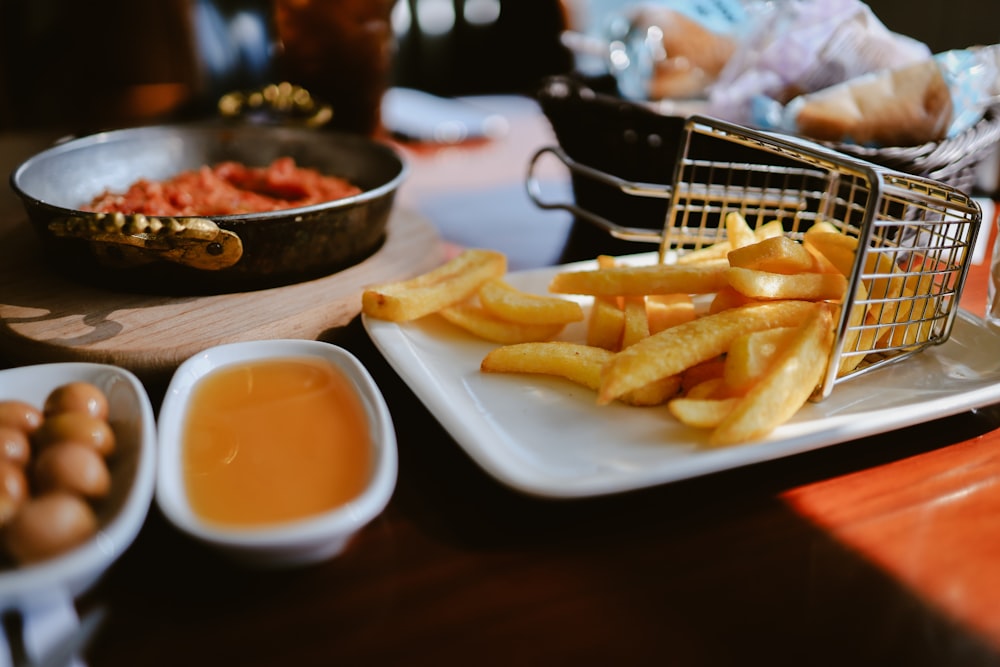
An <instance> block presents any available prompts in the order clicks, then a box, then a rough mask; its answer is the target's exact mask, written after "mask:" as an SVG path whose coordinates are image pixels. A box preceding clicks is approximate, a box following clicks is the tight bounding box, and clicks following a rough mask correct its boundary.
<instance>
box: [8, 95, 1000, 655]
mask: <svg viewBox="0 0 1000 667" xmlns="http://www.w3.org/2000/svg"><path fill="white" fill-rule="evenodd" d="M513 109H514V110H513V111H511V112H510V114H511V131H510V133H509V134H508V135H507V136H506V137H505V138H503V139H500V140H497V141H493V142H487V143H481V144H471V145H465V146H461V147H448V148H437V149H416V148H414V147H407V148H405V149H404V150H406V151H407V154H408V157H409V159H410V160H411V161H412V165H413V175H412V178H411V179H410V181H409V182H408V183H407V184H406V185H405V186H404V190H403V192H402V193H401V205H402V206H407V207H412V208H413V209H415V210H417V211H422V212H424V213H426V214H428V215H429V216H431V219H432V221H433V222H436V223H437V222H440V224H441V228H442V230H443V232H442V233H443V236H444V240H445V241H454V242H456V243H469V241H470V239H471V240H473V241H474V240H475V239H476V238H477V227H476V226H477V224H480V223H481V222H482V221H483V220H484V219H488V220H491V221H492V220H496V219H501V218H502V217H503V216H504V215H508V216H509V219H510V224H511V228H510V229H508V230H498V229H497V228H496V227H495V226H493V225H490V226H489V228H488V229H487V228H485V227H486V226H485V225H484V227H483V228H481V229H480V232H481V234H482V236H481V237H478V238H481V239H482V240H483V241H482V242H483V244H486V243H494V244H495V245H499V246H502V247H503V249H504V250H505V251H506V252H508V253H510V254H511V255H512V258H513V259H514V260H515V262H516V261H517V259H518V253H519V252H522V251H523V253H524V254H523V255H521V258H522V259H523V258H530V260H531V261H538V260H537V258H538V257H548V256H555V255H557V254H558V248H557V247H552V248H543V249H541V250H543V251H544V252H540V249H539V248H538V247H537V245H538V241H537V239H536V241H535V242H532V240H531V237H530V236H528V237H526V236H525V234H524V233H523V231H522V230H520V229H519V227H518V225H521V224H525V225H526V224H527V223H528V222H529V220H527V219H526V218H531V220H530V222H531V224H535V222H539V221H541V220H543V217H542V216H541V215H539V213H538V212H534V213H528V211H530V207H529V206H526V205H525V202H524V195H523V192H522V190H521V188H520V183H521V180H522V179H523V173H524V168H525V165H526V160H527V158H528V156H529V155H530V154H531V153H532V152H533V150H534V148H535V147H537V146H539V145H541V144H543V143H548V142H550V141H551V136H550V134H549V130H548V127H547V124H546V123H545V121H544V118H542V117H541V116H540V115H539V114H538V113H537V112H536V111H535V110H534V109H533V108H526V107H525V106H524V105H515V107H513ZM36 140H37V138H32V140H28V139H27V138H24V137H20V136H4V135H0V146H2V147H3V149H4V150H0V155H2V156H3V160H4V161H5V162H9V163H10V164H11V165H12V164H15V163H16V161H17V159H18V158H19V156H26V155H27V154H30V151H31V150H34V148H33V147H34V146H36V145H37V144H36V143H33V142H34V141H36ZM457 192H461V193H462V194H463V195H464V197H457V196H456V193H457ZM476 193H480V194H482V195H483V197H490V198H491V201H495V202H500V203H498V204H495V205H494V204H490V206H477V205H475V202H476V201H477V200H476V197H475V195H476ZM3 196H6V197H7V198H6V199H0V223H4V224H16V223H18V222H19V221H20V214H19V213H18V210H17V206H16V202H14V201H13V199H12V198H11V197H9V195H7V194H6V193H5V195H3ZM463 202H464V204H463ZM470 202H471V204H470ZM459 204H463V205H464V206H465V208H464V209H463V208H455V206H458V205H459ZM504 206H506V208H503V207H504ZM435 213H438V214H440V217H439V218H435V217H434V215H433V214H435ZM518 215H521V216H524V217H523V218H518ZM548 219H549V220H552V221H553V222H552V224H553V225H554V227H551V228H547V230H546V231H545V232H544V233H542V235H541V237H539V238H545V239H548V241H547V242H555V241H557V240H558V238H557V237H558V234H557V233H554V232H553V230H563V231H564V230H565V228H566V227H565V222H566V221H565V220H564V219H562V218H560V217H559V216H558V215H557V214H553V215H552V217H551V218H548ZM463 220H464V221H465V223H464V225H463V222H462V221H463ZM990 228H991V227H990ZM553 239H555V241H553ZM525 263H530V262H528V260H525ZM985 280H986V276H985V270H984V269H983V267H982V266H977V267H975V268H974V269H973V272H972V274H971V276H970V278H969V282H968V286H967V288H966V293H965V298H964V305H965V307H966V308H967V309H968V310H970V311H972V312H975V313H979V314H981V313H982V310H983V303H984V301H985V298H986V297H985V293H986V287H985V284H986V283H985ZM0 288H2V286H0ZM328 336H329V337H330V339H331V340H334V342H337V343H340V344H342V345H344V346H345V347H348V348H349V349H350V350H352V351H353V352H354V353H355V354H356V355H357V356H358V357H359V358H360V359H361V360H362V361H363V362H364V363H365V365H366V366H367V367H368V368H369V370H370V371H371V373H372V374H373V376H374V377H375V379H376V380H377V382H378V384H379V385H380V387H381V388H382V391H383V392H384V394H385V397H386V400H387V402H388V404H389V406H390V409H391V411H392V416H393V419H394V421H395V425H396V430H397V434H398V437H399V456H400V462H399V478H398V483H397V486H396V490H395V493H394V496H393V498H392V500H391V502H390V504H389V506H388V507H387V509H386V510H385V512H384V513H383V514H382V515H381V516H380V517H379V518H378V519H377V520H376V521H375V522H374V523H372V524H371V525H370V526H368V527H367V528H366V529H365V530H364V531H363V532H362V533H361V534H360V535H359V537H358V538H357V539H356V541H355V542H354V543H353V544H352V545H351V547H350V548H349V550H348V551H347V552H346V553H345V554H343V555H342V556H341V557H339V558H338V559H336V560H333V561H330V562H327V563H324V564H322V565H318V566H313V567H308V568H304V569H297V570H291V571H279V572H260V571H254V570H245V569H240V568H238V567H234V566H232V565H231V564H229V563H228V562H226V561H224V560H222V559H221V558H220V557H218V556H216V555H215V554H214V553H211V552H209V551H206V550H205V549H204V548H203V547H201V546H199V545H197V544H195V543H193V542H192V541H190V540H188V539H186V538H184V537H182V536H181V535H179V534H178V533H177V532H175V531H174V530H173V529H171V528H170V527H169V526H168V525H167V524H166V522H165V520H164V519H163V518H162V516H161V515H160V514H159V513H158V511H157V510H156V509H155V507H154V508H153V509H152V510H151V513H150V516H149V517H148V520H147V524H146V525H145V526H144V528H143V531H142V532H141V534H140V535H139V538H138V539H137V541H136V542H135V543H134V545H133V546H132V548H131V549H130V550H129V551H128V552H126V553H125V554H124V556H123V557H122V558H121V559H120V560H119V561H118V562H117V563H116V564H115V565H114V566H113V567H112V569H111V570H110V571H109V572H108V574H107V575H106V577H105V578H104V580H103V581H102V582H101V583H100V584H99V585H98V586H97V587H96V588H94V589H93V590H92V591H91V592H90V593H89V594H87V595H85V596H84V597H83V598H82V599H81V600H80V601H79V607H80V608H81V610H86V609H88V608H90V607H92V606H94V605H102V606H104V607H106V608H107V610H108V612H109V614H108V617H107V620H106V622H105V625H104V626H103V628H102V630H101V632H100V633H99V634H98V636H97V637H96V640H95V641H94V643H93V644H92V646H91V647H90V649H89V651H88V652H87V654H86V658H87V661H88V663H89V664H90V665H92V666H93V667H119V666H120V667H126V666H128V667H133V666H136V665H143V666H146V667H157V666H160V665H163V666H167V665H169V666H171V667H174V666H177V665H188V666H200V665H205V666H212V667H218V666H222V665H240V666H243V667H254V666H258V665H259V666H265V665H266V666H272V665H289V666H295V667H305V666H311V665H375V664H378V665H381V664H391V665H395V664H400V665H507V664H514V663H516V664H519V665H542V664H544V665H552V664H556V665H560V664H586V665H590V664H598V665H603V664H620V665H639V664H656V665H682V666H690V665H745V664H769V665H868V664H871V665H889V664H893V665H895V664H900V665H935V666H938V665H994V664H1000V484H998V481H1000V430H998V427H1000V405H998V406H991V407H987V408H982V409H976V410H971V411H968V412H965V413H963V414H959V415H957V416H954V417H949V418H945V419H941V420H937V421H933V422H930V423H926V424H922V425H920V426H915V427H911V428H906V429H902V430H899V431H894V432H890V433H885V434H882V435H878V436H874V437H870V438H865V439H862V440H857V441H853V442H846V443H843V444H839V445H836V446H832V447H828V448H824V449H820V450H817V451H814V452H811V453H806V454H801V455H797V456H793V457H789V458H785V459H781V460H777V461H773V462H768V463H761V464H757V465H753V466H748V467H744V468H740V469H735V470H730V471H727V472H722V473H717V474H712V475H708V476H704V477H700V478H696V479H691V480H687V481H683V482H677V483H673V484H669V485H666V486H661V487H657V488H653V489H647V490H642V491H635V492H631V493H624V494H619V495H614V496H610V497H603V498H593V499H584V500H572V501H546V500H540V499H534V498H530V497H526V496H523V495H520V494H518V493H516V492H514V491H511V490H509V489H507V488H505V487H503V486H502V485H500V484H499V483H498V482H496V481H494V480H493V479H492V478H491V477H489V476H488V475H487V474H485V473H484V472H483V471H482V470H481V469H480V468H478V467H477V466H476V465H475V464H474V463H473V462H472V461H471V460H470V459H469V458H468V457H467V456H466V455H465V454H464V453H463V451H462V449H461V448H460V447H459V446H458V445H457V444H456V442H455V441H454V440H452V439H451V437H450V436H449V435H448V434H447V433H446V432H445V431H444V430H443V429H442V427H441V426H440V425H439V424H438V423H437V422H436V421H435V419H434V418H433V417H432V416H431V415H430V414H429V413H428V411H427V410H426V409H425V408H424V407H423V406H422V405H421V403H420V401H419V400H418V399H417V398H416V397H415V396H414V395H413V393H412V392H411V391H410V390H409V389H408V388H407V386H406V385H405V384H404V383H403V382H402V381H401V380H400V379H399V377H398V376H397V375H396V374H395V373H394V372H393V371H392V369H391V368H389V366H388V364H387V363H386V362H385V360H384V359H383V358H382V357H381V355H380V354H379V352H378V351H377V350H376V349H375V348H374V346H373V345H372V343H371V341H370V340H369V339H368V337H367V335H366V333H365V332H364V330H363V328H362V327H361V326H360V323H359V322H358V321H357V320H353V321H352V322H350V323H349V324H347V325H346V326H344V327H342V328H340V329H337V330H335V331H332V332H329V333H328ZM151 395H153V396H154V399H155V398H156V388H155V387H154V388H151Z"/></svg>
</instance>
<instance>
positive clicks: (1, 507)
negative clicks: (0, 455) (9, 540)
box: [0, 460, 28, 525]
mask: <svg viewBox="0 0 1000 667" xmlns="http://www.w3.org/2000/svg"><path fill="white" fill-rule="evenodd" d="M27 498H28V480H27V478H26V477H25V475H24V469H23V468H21V466H19V465H18V464H16V463H13V462H11V461H7V460H0V525H4V524H6V523H7V522H9V521H10V520H11V518H13V516H14V515H15V514H17V511H18V510H19V509H20V508H21V506H22V505H23V504H24V501H25V500H27Z"/></svg>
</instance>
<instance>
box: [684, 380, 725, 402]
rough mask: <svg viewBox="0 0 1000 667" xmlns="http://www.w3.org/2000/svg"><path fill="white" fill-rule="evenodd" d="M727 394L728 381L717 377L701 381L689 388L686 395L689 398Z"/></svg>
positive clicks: (719, 396) (718, 396) (716, 396)
mask: <svg viewBox="0 0 1000 667" xmlns="http://www.w3.org/2000/svg"><path fill="white" fill-rule="evenodd" d="M726 394H727V390H726V381H725V380H724V379H723V378H721V377H717V378H708V379H707V380H704V381H703V382H699V383H698V384H696V385H695V386H693V387H691V388H690V389H688V390H687V392H686V393H685V394H684V396H685V397H687V398H722V397H724V396H725V395H726Z"/></svg>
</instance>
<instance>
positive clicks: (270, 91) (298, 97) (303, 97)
mask: <svg viewBox="0 0 1000 667" xmlns="http://www.w3.org/2000/svg"><path fill="white" fill-rule="evenodd" d="M218 106H219V114H220V115H221V116H222V117H223V118H235V119H241V118H244V117H247V116H252V115H255V114H256V115H262V114H263V115H265V116H268V117H270V118H271V119H272V120H276V121H278V122H282V123H285V124H301V125H304V126H305V127H313V128H315V127H322V126H323V125H326V124H327V123H329V122H330V120H332V119H333V107H331V106H330V105H329V104H324V103H321V102H319V101H318V100H316V99H315V98H314V97H313V96H312V95H311V94H310V93H309V91H308V90H306V89H305V88H303V87H301V86H296V85H293V84H291V83H288V82H282V83H272V84H268V85H266V86H264V87H263V88H261V89H260V90H254V91H250V92H241V91H234V92H230V93H226V94H225V95H223V96H222V97H221V98H220V99H219V102H218Z"/></svg>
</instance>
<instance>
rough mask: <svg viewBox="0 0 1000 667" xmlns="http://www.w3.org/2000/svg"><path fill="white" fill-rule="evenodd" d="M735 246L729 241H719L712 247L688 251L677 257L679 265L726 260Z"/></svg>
mask: <svg viewBox="0 0 1000 667" xmlns="http://www.w3.org/2000/svg"><path fill="white" fill-rule="evenodd" d="M732 249H733V245H732V244H731V243H730V242H729V241H717V242H716V243H713V244H712V245H707V246H703V247H701V248H698V249H697V250H688V251H686V252H684V253H683V254H679V255H677V263H678V264H682V265H683V264H699V263H702V262H714V261H718V260H722V259H726V256H727V255H728V254H729V251H730V250H732Z"/></svg>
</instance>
